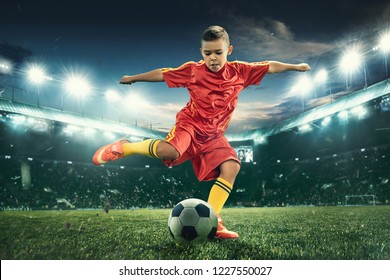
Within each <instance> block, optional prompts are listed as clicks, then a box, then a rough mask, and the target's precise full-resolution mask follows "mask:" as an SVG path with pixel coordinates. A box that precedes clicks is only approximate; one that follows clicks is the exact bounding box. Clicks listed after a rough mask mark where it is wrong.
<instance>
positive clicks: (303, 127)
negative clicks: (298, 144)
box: [298, 123, 313, 133]
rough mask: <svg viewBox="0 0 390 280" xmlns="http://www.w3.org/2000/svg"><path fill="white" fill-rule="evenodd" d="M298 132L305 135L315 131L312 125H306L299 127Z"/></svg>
mask: <svg viewBox="0 0 390 280" xmlns="http://www.w3.org/2000/svg"><path fill="white" fill-rule="evenodd" d="M298 130H299V132H302V133H304V132H309V131H312V130H313V129H312V127H311V125H310V124H309V123H306V124H304V125H301V126H300V127H298Z"/></svg>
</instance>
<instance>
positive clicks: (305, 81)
mask: <svg viewBox="0 0 390 280" xmlns="http://www.w3.org/2000/svg"><path fill="white" fill-rule="evenodd" d="M312 88H313V82H312V81H311V80H310V79H309V77H308V76H303V77H301V78H300V79H299V80H298V83H297V84H296V85H295V86H294V91H296V92H298V93H299V94H301V95H304V94H305V93H307V92H309V91H310V90H311V89H312Z"/></svg>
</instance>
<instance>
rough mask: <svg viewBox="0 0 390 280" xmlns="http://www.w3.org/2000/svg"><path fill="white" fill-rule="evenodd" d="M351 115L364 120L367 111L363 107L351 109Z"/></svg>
mask: <svg viewBox="0 0 390 280" xmlns="http://www.w3.org/2000/svg"><path fill="white" fill-rule="evenodd" d="M351 113H352V114H353V115H355V116H357V117H358V118H363V117H364V116H365V115H366V114H367V109H366V108H365V107H363V106H361V105H359V106H356V107H354V108H352V109H351Z"/></svg>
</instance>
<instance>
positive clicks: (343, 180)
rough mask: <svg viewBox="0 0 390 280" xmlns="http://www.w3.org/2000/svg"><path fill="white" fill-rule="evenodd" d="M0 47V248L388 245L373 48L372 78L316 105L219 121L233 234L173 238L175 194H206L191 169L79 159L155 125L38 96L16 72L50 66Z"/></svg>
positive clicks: (381, 250) (175, 254) (280, 255)
mask: <svg viewBox="0 0 390 280" xmlns="http://www.w3.org/2000/svg"><path fill="white" fill-rule="evenodd" d="M1 47H2V48H1V50H2V57H7V60H6V59H4V61H1V62H0V70H1V71H0V79H1V80H0V82H1V88H0V90H1V91H0V92H1V96H0V97H1V98H0V131H1V133H0V135H1V137H0V165H1V173H0V186H1V194H0V196H1V198H0V207H1V210H2V211H1V213H0V216H1V223H0V228H1V238H2V242H1V245H0V248H1V250H0V252H1V253H0V254H1V259H278V260H280V259H282V260H283V259H377V260H382V259H389V258H390V244H389V240H390V236H389V231H388V228H389V221H390V219H389V218H390V215H389V213H390V212H389V205H390V182H389V177H390V175H389V170H390V169H389V168H390V127H389V124H390V79H389V78H388V73H387V61H386V74H385V76H383V75H382V77H381V79H379V80H375V81H368V80H367V79H362V81H363V82H362V83H360V84H359V83H356V84H354V83H353V82H354V80H353V79H349V80H348V79H347V80H346V90H343V89H341V88H343V87H344V84H343V83H339V84H338V85H337V86H338V87H339V89H337V87H336V88H333V93H332V94H330V95H331V96H329V94H328V93H327V91H326V92H324V93H322V96H321V94H320V93H318V94H319V95H320V96H318V97H319V98H318V100H320V101H323V102H318V103H320V104H318V105H317V103H305V102H306V101H304V99H303V98H302V105H303V106H302V111H301V112H299V113H297V114H295V115H293V116H291V117H290V118H288V119H284V120H282V121H280V122H278V123H276V124H273V125H270V126H268V127H264V128H261V129H255V130H248V131H246V132H244V133H236V134H234V133H233V134H228V135H227V137H228V139H229V141H230V144H231V145H232V146H233V147H234V148H235V150H236V151H237V153H238V154H242V155H243V157H242V167H241V171H240V174H239V176H238V177H237V180H236V183H235V187H234V190H233V192H234V193H232V195H231V196H230V197H229V200H228V202H227V205H226V210H224V211H225V213H226V214H225V216H226V217H229V218H231V219H229V220H230V221H231V222H230V224H229V225H230V226H231V227H233V228H237V229H239V230H240V232H242V235H243V238H241V239H239V240H235V241H230V242H225V241H220V240H215V241H212V242H208V243H207V244H202V245H201V246H200V245H194V246H189V247H181V246H178V245H177V244H175V243H174V242H173V240H172V239H171V238H170V236H169V234H168V231H167V217H168V215H169V211H170V210H171V209H172V207H174V206H175V205H176V204H177V203H178V202H179V201H181V200H184V199H186V198H193V197H194V198H200V199H204V200H206V199H207V195H208V192H209V188H210V187H211V185H210V184H209V183H199V182H198V181H197V180H196V178H195V176H194V174H193V170H192V166H191V164H190V163H189V162H187V163H185V164H183V165H180V166H177V167H174V168H166V167H165V166H164V165H163V164H162V163H161V162H160V161H156V160H154V159H149V158H146V157H141V156H134V157H130V158H126V159H123V160H120V161H117V162H114V163H112V164H107V165H103V166H94V165H93V164H92V163H91V157H92V155H93V153H94V152H95V151H96V149H97V148H99V147H100V146H102V145H104V144H106V143H107V142H110V141H112V140H115V139H119V138H123V137H126V138H128V139H129V140H131V141H139V140H143V139H147V138H151V137H152V138H160V139H161V138H164V137H165V135H166V132H164V131H160V130H155V129H153V127H152V125H150V126H149V127H145V126H139V125H137V124H134V125H130V124H129V123H126V122H125V121H121V120H119V121H117V120H116V121H115V120H110V119H109V118H107V117H104V116H98V115H93V114H91V113H90V112H88V110H87V109H86V108H84V107H83V106H82V105H81V106H80V107H79V108H78V110H76V111H69V110H67V109H66V108H64V106H63V105H64V98H66V96H65V97H64V93H62V94H59V95H58V102H57V103H56V104H57V105H58V106H52V107H50V106H45V105H43V104H42V98H43V97H42V96H43V95H44V94H46V93H44V92H40V91H39V90H38V91H34V90H33V87H32V86H31V85H29V86H26V84H25V83H24V82H23V78H21V77H20V76H22V75H21V74H23V75H24V74H26V75H27V74H28V75H29V78H30V79H31V80H32V81H35V82H39V83H42V82H47V81H51V80H52V78H50V77H48V76H46V75H45V74H44V73H43V72H41V71H40V69H39V68H37V67H35V68H33V69H32V70H31V69H30V70H28V71H27V70H26V71H25V70H23V69H24V68H23V67H22V65H23V63H24V61H25V58H26V57H27V58H28V57H29V55H30V54H29V53H28V51H26V50H23V49H20V48H13V47H11V46H8V45H1ZM381 48H382V49H383V48H384V46H381ZM369 55H372V56H373V55H375V51H374V50H373V51H371V52H370V54H369ZM356 59H357V58H356V57H353V60H356ZM7 61H12V64H13V66H12V67H13V68H14V69H16V70H15V71H14V72H17V73H18V74H14V72H12V71H11V70H10V69H11V66H9V65H11V64H7ZM367 67H369V66H367ZM351 75H352V74H351ZM18 77H19V78H18ZM56 82H57V83H58V81H56ZM55 86H56V85H52V86H51V87H50V88H49V89H46V90H48V91H50V93H53V92H54V93H55V92H57V91H58V90H56V89H55ZM83 86H84V85H83V84H82V83H80V81H78V83H76V84H75V85H73V87H75V88H76V89H80V88H82V87H83ZM305 86H306V85H305V84H301V85H300V87H299V88H300V89H299V90H301V91H303V90H305ZM101 97H102V98H103V95H102V94H101ZM320 97H321V98H320ZM326 100H328V101H326ZM86 103H87V102H86ZM216 247H219V250H218V252H217V253H215V252H214V251H215V250H214V249H215V248H216ZM183 252H185V254H183ZM211 252H213V253H211Z"/></svg>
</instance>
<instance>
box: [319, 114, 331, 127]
mask: <svg viewBox="0 0 390 280" xmlns="http://www.w3.org/2000/svg"><path fill="white" fill-rule="evenodd" d="M331 121H332V118H331V117H329V116H327V117H325V118H324V119H323V120H322V122H321V125H322V126H327V125H328V124H329V123H330V122H331Z"/></svg>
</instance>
